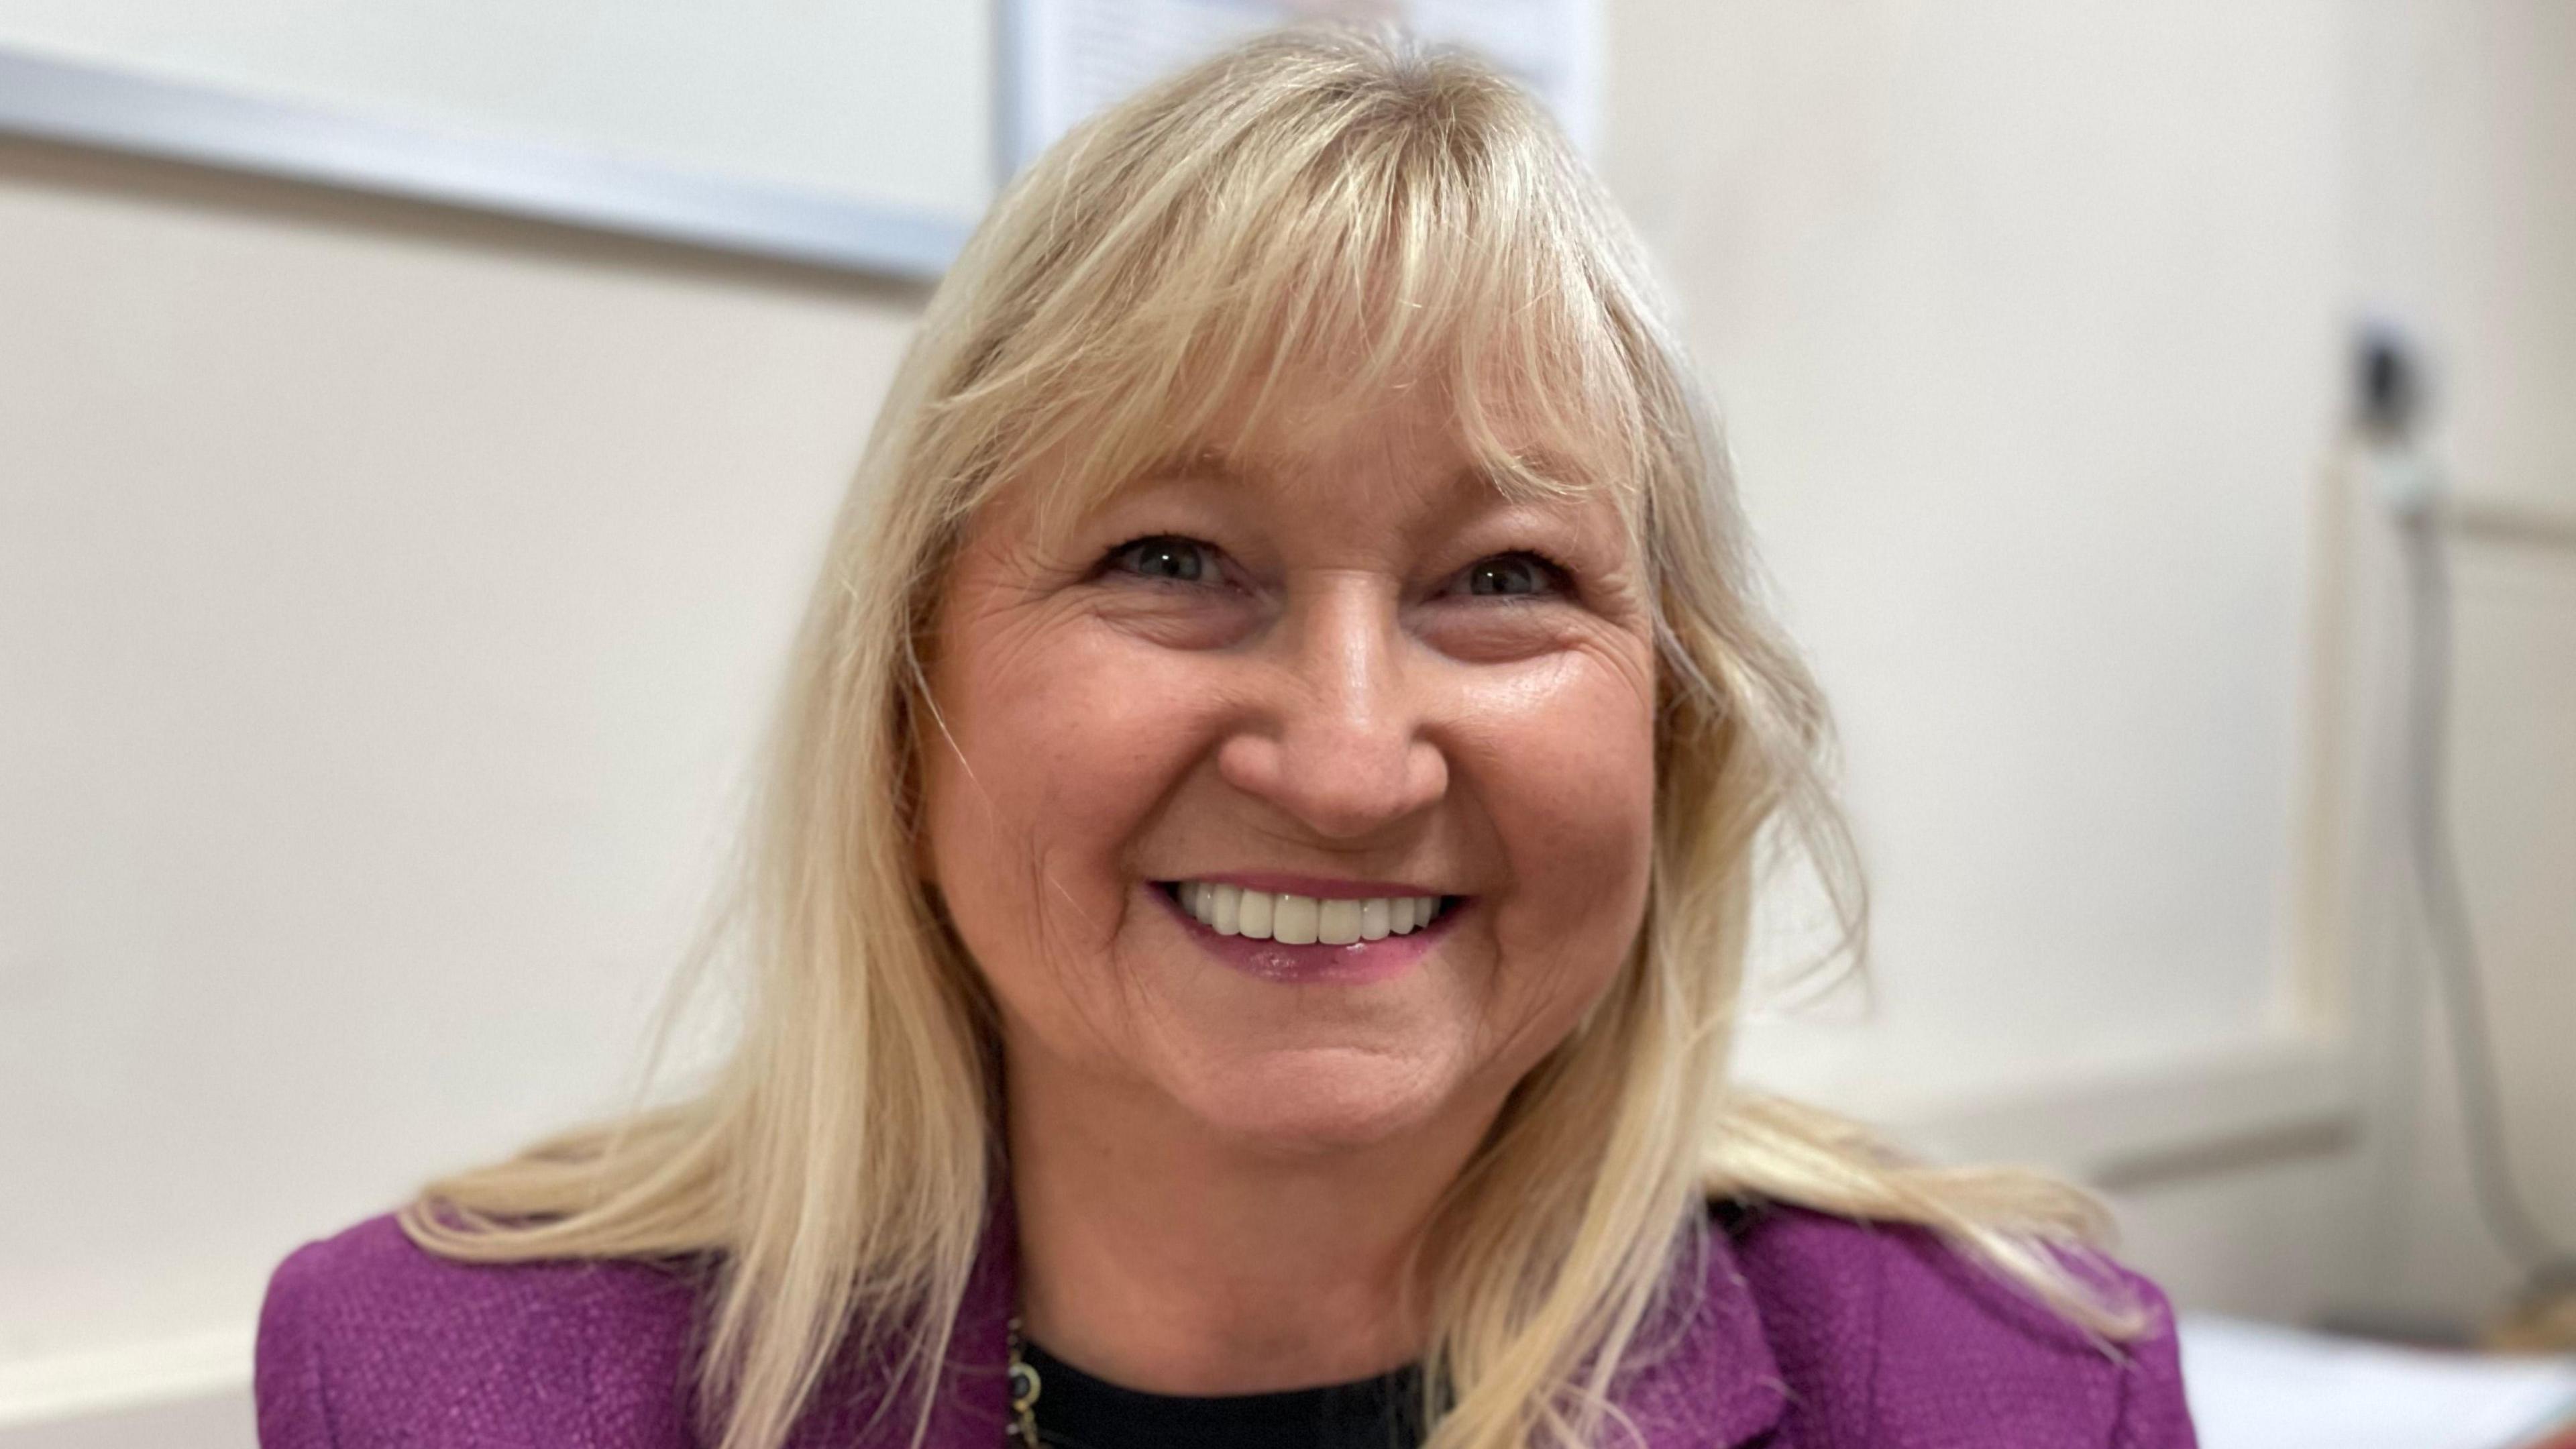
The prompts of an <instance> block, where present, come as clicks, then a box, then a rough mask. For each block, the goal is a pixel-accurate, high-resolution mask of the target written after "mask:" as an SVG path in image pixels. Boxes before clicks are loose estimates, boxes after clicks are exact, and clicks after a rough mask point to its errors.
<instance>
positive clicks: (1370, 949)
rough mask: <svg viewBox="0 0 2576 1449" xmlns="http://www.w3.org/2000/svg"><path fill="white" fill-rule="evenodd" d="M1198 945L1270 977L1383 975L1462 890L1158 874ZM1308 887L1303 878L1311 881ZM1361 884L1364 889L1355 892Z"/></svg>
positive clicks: (1403, 961) (1435, 927)
mask: <svg viewBox="0 0 2576 1449" xmlns="http://www.w3.org/2000/svg"><path fill="white" fill-rule="evenodd" d="M1153 884H1154V889H1155V894H1157V895H1159V896H1161V897H1162V898H1163V900H1164V902H1165V903H1166V904H1168V905H1169V906H1170V907H1171V908H1172V911H1173V913H1174V914H1175V915H1177V916H1179V917H1180V918H1181V920H1182V921H1183V922H1185V923H1186V924H1187V925H1188V926H1189V927H1190V928H1191V935H1192V936H1193V937H1195V938H1196V939H1197V940H1198V941H1199V943H1200V945H1201V946H1203V947H1204V948H1206V949H1207V950H1208V951H1209V952H1210V953H1211V954H1213V955H1215V956H1216V957H1217V958H1218V959H1219V960H1221V961H1224V962H1225V963H1226V964H1227V965H1230V966H1233V967H1235V968H1236V969H1238V970H1242V971H1245V972H1248V973H1250V974H1251V975H1254V976H1259V977H1261V978H1263V979H1265V980H1270V981H1289V982H1302V981H1312V982H1339V983H1346V984H1347V983H1354V982H1365V981H1382V980H1385V979H1386V978H1388V977H1390V976H1394V975H1396V974H1398V973H1400V972H1402V971H1403V970H1404V969H1405V968H1406V967H1408V966H1410V965H1412V964H1413V963H1414V962H1415V961H1418V960H1420V959H1421V958H1422V957H1423V956H1424V955H1425V954H1427V953H1428V952H1429V950H1430V948H1431V946H1432V944H1433V943H1434V941H1436V940H1437V939H1438V938H1439V937H1442V936H1445V935H1447V934H1448V929H1447V928H1448V927H1449V925H1450V924H1451V923H1452V921H1453V920H1454V918H1455V917H1456V915H1457V914H1458V912H1459V910H1460V909H1461V908H1462V907H1464V906H1465V905H1466V904H1467V903H1468V901H1469V899H1470V898H1469V897H1466V896H1452V895H1434V894H1427V893H1426V894H1414V893H1412V892H1410V891H1403V892H1402V893H1398V891H1400V890H1401V888H1390V887H1381V886H1377V885H1375V884H1374V883H1371V884H1369V885H1366V886H1357V885H1354V886H1349V887H1343V888H1341V889H1339V890H1334V889H1333V887H1332V886H1331V885H1330V884H1327V883H1321V882H1318V883H1317V884H1318V885H1322V886H1324V888H1325V889H1326V890H1328V891H1331V892H1332V893H1329V894H1325V893H1315V894H1309V893H1308V892H1307V891H1295V890H1281V889H1271V888H1268V887H1273V886H1279V885H1285V884H1305V882H1302V881H1298V882H1289V881H1278V880H1252V881H1248V882H1247V881H1243V880H1227V879H1208V880H1179V881H1156V882H1154V883H1153ZM1311 889H1313V887H1310V890H1311ZM1359 890H1368V891H1371V892H1373V893H1371V894H1358V893H1356V892H1357V891H1359Z"/></svg>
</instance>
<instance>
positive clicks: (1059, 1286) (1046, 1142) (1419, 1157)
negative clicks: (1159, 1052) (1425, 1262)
mask: <svg viewBox="0 0 2576 1449" xmlns="http://www.w3.org/2000/svg"><path fill="white" fill-rule="evenodd" d="M1072 1086H1073V1084H1069V1083H1059V1082H1044V1083H1038V1082H1031V1081H1029V1080H1027V1079H1026V1078H1025V1077H1021V1076H1015V1077H1014V1079H1013V1084H1012V1089H1011V1092H1010V1149H1011V1193H1012V1198H1013V1205H1014V1207H1015V1209H1016V1212H1017V1218H1018V1227H1019V1246H1020V1275H1019V1277H1020V1313H1021V1318H1022V1322H1023V1325H1024V1327H1025V1329H1026V1331H1027V1333H1028V1334H1029V1336H1030V1337H1031V1338H1033V1339H1035V1340H1037V1341H1038V1342H1039V1343H1042V1344H1044V1345H1045V1346H1046V1348H1047V1351H1048V1352H1049V1353H1052V1354H1054V1355H1055V1356H1057V1357H1058V1358H1061V1359H1063V1360H1065V1361H1066V1362H1068V1363H1071V1364H1073V1365H1075V1366H1076V1367H1078V1368H1081V1369H1083V1370H1084V1371H1086V1372H1089V1373H1092V1374H1095V1375H1097V1376H1099V1377H1101V1378H1105V1379H1107V1380H1109V1381H1111V1382H1112V1383H1117V1384H1122V1385H1125V1386H1127V1387H1129V1388H1135V1389H1142V1390H1146V1391H1149V1392H1154V1393H1165V1394H1194V1395H1206V1394H1241V1393H1263V1392H1270V1391H1274V1390H1279V1389H1292V1388H1304V1387H1309V1386H1313V1385H1317V1384H1330V1383H1344V1382H1349V1381H1352V1380H1356V1379H1363V1378H1368V1377H1371V1376H1373V1375H1376V1374H1380V1373H1384V1372H1386V1371H1387V1370H1389V1369H1393V1368H1397V1367H1400V1366H1402V1365H1404V1364H1406V1363H1410V1362H1412V1361H1414V1360H1415V1359H1417V1358H1419V1357H1420V1356H1421V1353H1422V1349H1423V1343H1424V1336H1425V1331H1426V1330H1425V1324H1426V1319H1425V1317H1424V1314H1423V1303H1422V1294H1421V1293H1420V1292H1419V1291H1416V1290H1417V1289H1418V1287H1419V1285H1418V1284H1416V1283H1413V1282H1411V1281H1410V1280H1409V1276H1408V1275H1409V1274H1410V1273H1411V1272H1412V1270H1413V1268H1414V1265H1415V1262H1416V1249H1417V1248H1418V1247H1419V1245H1420V1239H1421V1235H1422V1233H1423V1231H1424V1230H1425V1228H1426V1226H1427V1225H1428V1223H1429V1221H1430V1218H1431V1215H1432V1212H1433V1210H1434V1208H1435V1207H1436V1206H1437V1204H1438V1202H1439V1199H1440V1196H1441V1194H1442V1193H1443V1192H1444V1191H1445V1190H1446V1189H1447V1188H1448V1186H1449V1185H1450V1183H1451V1182H1452V1181H1454V1180H1455V1179H1456V1177H1457V1175H1458V1173H1459V1171H1460V1170H1461V1169H1462V1168H1463V1167H1464V1166H1465V1164H1466V1161H1467V1159H1468V1157H1469V1156H1470V1155H1471V1154H1472V1153H1473V1152H1474V1150H1475V1146H1476V1143H1477V1141H1478V1140H1479V1139H1480V1138H1481V1137H1482V1136H1483V1134H1484V1130H1485V1127H1486V1126H1487V1125H1488V1124H1489V1123H1490V1121H1491V1118H1492V1113H1491V1112H1490V1111H1488V1112H1484V1113H1482V1114H1481V1115H1478V1116H1471V1117H1469V1118H1468V1119H1467V1120H1463V1121H1443V1122H1438V1123H1434V1124H1431V1125H1430V1126H1427V1127H1426V1128H1425V1129H1423V1130H1422V1131H1421V1132H1418V1133H1410V1134H1407V1135H1406V1136H1404V1137H1403V1139H1402V1140H1400V1141H1393V1142H1384V1143H1375V1144H1371V1145H1369V1146H1367V1147H1362V1148H1353V1149H1340V1150H1333V1151H1316V1152H1289V1151H1265V1150H1262V1149H1259V1148H1253V1147H1247V1146H1245V1145H1243V1144H1239V1143H1227V1142H1222V1141H1218V1140H1215V1139H1214V1138H1213V1137H1212V1135H1211V1134H1209V1133H1208V1132H1206V1131H1205V1129H1204V1128H1201V1127H1199V1126H1198V1125H1197V1124H1194V1123H1191V1122H1188V1121H1186V1120H1181V1118H1180V1114H1179V1113H1178V1112H1177V1111H1175V1110H1171V1109H1170V1108H1169V1107H1168V1104H1161V1103H1158V1102H1156V1101H1154V1100H1150V1099H1148V1097H1147V1094H1146V1093H1144V1092H1142V1091H1133V1092H1130V1091H1122V1090H1119V1089H1116V1088H1108V1087H1103V1086H1102V1085H1101V1084H1098V1083H1085V1084H1082V1086H1081V1087H1079V1088H1075V1089H1071V1090H1068V1089H1067V1088H1069V1087H1072Z"/></svg>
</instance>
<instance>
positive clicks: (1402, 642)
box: [924, 389, 1655, 1148]
mask: <svg viewBox="0 0 2576 1449" xmlns="http://www.w3.org/2000/svg"><path fill="white" fill-rule="evenodd" d="M1426 391H1429V392H1436V390H1433V389H1415V390H1409V391H1408V392H1407V393H1406V394H1404V395H1401V397H1410V396H1413V395H1414V394H1415V393H1418V392H1426ZM1401 397H1400V399H1399V400H1398V401H1394V402H1391V403H1389V404H1387V405H1386V406H1384V407H1382V408H1380V409H1379V410H1377V411H1376V412H1374V413H1371V414H1366V415H1356V416H1355V415H1348V414H1344V415H1340V416H1336V417H1333V418H1331V419H1328V420H1319V419H1315V418H1313V417H1312V415H1311V412H1301V410H1298V409H1294V408H1291V409H1289V410H1287V415H1288V416H1289V417H1291V418H1296V417H1300V416H1304V417H1306V418H1307V419H1308V423H1307V425H1305V426H1301V427H1297V428H1294V429H1272V430H1270V432H1269V434H1268V435H1267V436H1264V437H1258V438H1256V439H1255V440H1254V442H1253V444H1251V445H1246V446H1244V447H1243V448H1242V450H1241V451H1240V452H1239V453H1237V454H1236V455H1234V456H1230V457H1219V456H1217V455H1215V454H1214V453H1204V454H1202V455H1200V456H1199V457H1198V459H1197V461H1195V462H1193V463H1191V464H1190V465H1188V466H1184V467H1180V468H1176V469H1173V470H1170V471H1168V472H1165V473H1159V474H1157V475H1155V476H1153V477H1149V478H1146V479H1142V480H1139V481H1138V482H1136V483H1135V484H1134V485H1133V486H1131V487H1129V488H1127V489H1126V490H1124V491H1123V492H1122V493H1120V494H1119V495H1117V496H1116V497H1114V498H1113V499H1112V500H1111V501H1110V502H1108V503H1107V504H1105V505H1104V506H1102V507H1101V508H1100V509H1099V510H1098V511H1096V512H1095V513H1094V514H1093V515H1091V516H1090V517H1088V518H1086V519H1084V520H1083V521H1082V522H1081V523H1079V524H1078V525H1077V526H1075V527H1074V528H1073V529H1071V530H1070V531H1069V533H1068V534H1067V535H1066V536H1064V537H1062V538H1060V539H1053V538H1044V537H1041V536H1040V534H1039V531H1038V530H1037V529H1036V528H1035V527H1034V526H1033V522H1032V518H1031V515H1030V511H1029V510H1028V509H1027V507H1026V506H1025V502H1026V495H1025V493H1022V494H1020V495H1018V496H1016V497H1014V496H1006V497H1005V498H1004V499H1003V500H1002V501H999V502H996V503H995V504H993V505H992V506H990V507H988V508H987V509H986V510H985V511H984V513H983V514H982V515H981V516H980V517H979V518H978V519H977V520H976V522H975V525H974V526H973V528H972V529H971V530H970V533H969V535H968V537H967V539H966V540H965V544H964V547H963V550H962V552H961V555H960V557H959V559H958V560H957V562H956V564H955V566H954V570H953V572H952V574H951V576H950V579H949V581H948V584H947V592H946V594H945V597H944V601H943V608H942V613H941V617H940V620H939V627H938V640H937V645H936V650H935V657H934V662H933V665H932V693H933V696H934V698H935V700H936V702H937V705H938V710H939V715H940V720H941V723H942V724H943V725H944V727H945V730H946V732H947V739H946V740H945V741H942V740H940V739H939V738H937V736H936V732H935V731H934V734H933V738H932V739H931V741H930V742H929V748H928V749H927V750H926V752H925V753H926V758H927V762H928V764H927V771H926V774H927V790H928V796H927V814H926V820H927V826H928V834H927V838H926V840H925V842H924V846H925V849H924V864H925V868H926V870H927V871H928V872H929V874H930V875H931V876H932V878H933V879H934V881H935V882H936V885H937V887H938V889H939V890H940V892H941V894H942V896H943V897H944V899H945V900H946V902H947V906H948V909H949V912H950V915H951V917H952V919H953V920H954V921H955V922H956V925H957V929H958V931H959V934H960V936H961V937H962V939H963V940H964V942H965V945H966V947H967V948H968V950H969V951H970V952H971V953H972V954H973V956H974V959H975V961H976V963H977V964H978V965H979V967H980V968H981V970H982V971H983V974H984V976H985V978H986V980H987V981H988V983H989V984H990V987H991V990H992V993H993V996H994V997H995V999H996V1000H997V1002H998V1003H999V1006H1000V1008H1001V1012H1002V1017H1003V1032H1004V1050H1005V1054H1006V1058H1007V1061H1008V1064H1009V1069H1010V1071H1011V1073H1012V1075H1013V1078H1014V1095H1015V1096H1019V1095H1021V1094H1023V1093H1027V1092H1045V1093H1047V1094H1049V1099H1050V1100H1054V1101H1059V1102H1061V1101H1066V1100H1069V1099H1068V1098H1067V1097H1066V1096H1065V1095H1064V1094H1067V1093H1072V1094H1076V1096H1075V1097H1073V1098H1071V1099H1070V1100H1080V1101H1084V1102H1096V1103H1110V1104H1115V1103H1125V1104H1127V1106H1128V1108H1130V1109H1133V1110H1146V1111H1166V1112H1167V1111H1174V1110H1176V1111H1177V1112H1179V1113H1180V1114H1182V1116H1183V1118H1184V1119H1185V1120H1187V1121H1189V1122H1191V1123H1194V1124H1196V1125H1197V1126H1199V1127H1201V1128H1204V1129H1207V1130H1209V1131H1212V1132H1213V1133H1215V1134H1217V1135H1218V1136H1219V1137H1220V1138H1222V1139H1224V1140H1231V1141H1239V1142H1242V1143H1246V1144H1257V1145H1268V1146H1277V1147H1289V1148H1316V1147H1333V1146H1362V1145H1372V1144H1379V1143H1384V1142H1387V1141H1389V1140H1390V1139H1392V1138H1394V1137H1396V1136H1397V1135H1398V1134H1402V1133H1404V1132H1407V1131H1410V1130H1417V1129H1424V1128H1428V1127H1432V1126H1434V1125H1435V1124H1445V1125H1448V1126H1451V1127H1453V1128H1454V1127H1462V1124H1463V1130H1466V1131H1476V1130H1481V1124H1482V1122H1483V1121H1484V1120H1486V1119H1489V1118H1490V1115H1491V1113H1492V1112H1493V1111H1494V1110H1496V1108H1497V1107H1498V1106H1499V1103H1500V1101H1501V1099H1502V1096H1503V1094H1504V1093H1505V1092H1506V1091H1507V1090H1508V1089H1509V1088H1510V1086H1511V1085H1512V1083H1514V1082H1515V1081H1517V1080H1518V1079H1519V1078H1520V1077H1521V1075H1522V1074H1523V1073H1525V1072H1526V1071H1528V1070H1529V1068H1530V1067H1531V1066H1533V1065H1534V1064H1535V1063H1536V1062H1537V1061H1538V1060H1539V1059H1540V1058H1541V1057H1542V1056H1543V1055H1545V1053H1546V1052H1547V1051H1548V1050H1549V1049H1550V1048H1551V1047H1553V1046H1555V1045H1556V1044H1557V1043H1558V1042H1560V1041H1561V1040H1563V1039H1564V1037H1565V1036H1566V1034H1567V1033H1568V1032H1569V1031H1570V1030H1571V1029H1572V1027H1573V1026H1574V1024H1575V1022H1576V1020H1577V1018H1578V1017H1579V1016H1580V1015H1581V1014H1582V1012H1583V1010H1584V1009H1585V1007H1587V1006H1588V1005H1589V1004H1590V1003H1591V1002H1592V1001H1593V1000H1594V999H1595V998H1596V997H1597V996H1598V995H1599V994H1600V993H1601V991H1602V990H1603V988H1604V987H1605V986H1607V985H1608V983H1609V982H1610V980H1611V978H1612V976H1613V975H1614V974H1615V972H1616V971H1617V970H1618V968H1619V966H1620V964H1621V962H1622V960H1623V959H1624V957H1625V956H1626V953H1627V951H1628V949H1629V946H1630V943H1631V942H1632V940H1633V939H1634V937H1635V934H1636V931H1637V929H1638V925H1639V922H1640V920H1641V918H1642V915H1643V911H1644V902H1645V896H1646V883H1647V872H1648V861H1649V856H1650V837H1651V832H1652V824H1653V819H1652V811H1653V797H1654V738H1653V729H1654V697H1655V689H1654V650H1653V644H1652V633H1651V629H1650V625H1649V619H1648V614H1647V607H1646V603H1645V600H1644V599H1643V598H1642V597H1641V589H1640V586H1639V581H1638V578H1637V572H1636V565H1635V561H1634V560H1633V559H1632V558H1631V557H1630V551H1629V549H1628V547H1627V544H1626V541H1625V534H1624V530H1623V529H1622V527H1621V525H1620V520H1619V517H1618V514H1617V512H1616V510H1615V508H1614V506H1613V505H1612V504H1611V502H1610V501H1609V500H1608V499H1607V498H1606V497H1605V496H1604V495H1602V494H1601V493H1599V492H1598V491H1589V492H1586V493H1585V494H1583V495H1581V496H1580V497H1579V498H1578V499H1576V500H1573V501H1567V502H1549V503H1514V502H1511V501H1508V500H1507V499H1505V498H1504V497H1503V495H1502V494H1501V493H1499V492H1498V491H1496V489H1495V488H1494V487H1493V486H1492V484H1491V483H1490V482H1488V481H1487V480H1485V479H1484V478H1483V477H1481V476H1480V475H1479V474H1478V472H1477V470H1476V468H1475V467H1474V465H1473V463H1472V460H1471V457H1470V455H1469V454H1468V453H1467V452H1466V451H1465V450H1464V449H1463V448H1462V447H1461V446H1460V445H1459V444H1458V442H1457V441H1456V440H1455V439H1454V438H1453V437H1452V436H1451V432H1450V428H1449V426H1448V415H1447V412H1446V410H1445V408H1443V407H1440V406H1436V405H1433V403H1432V401H1431V400H1430V399H1424V400H1422V401H1406V400H1401ZM1226 436H1231V434H1230V433H1229V434H1226ZM1511 441H1512V442H1514V443H1515V444H1516V446H1517V447H1518V448H1520V449H1522V450H1524V451H1525V452H1531V453H1544V452H1546V451H1547V450H1548V442H1547V440H1545V439H1538V438H1515V439H1511ZM1045 481H1046V480H1045V479H1044V478H1043V477H1035V478H1032V479H1030V480H1027V482H1026V483H1025V484H1024V485H1023V486H1024V487H1036V488H1042V487H1044V486H1045ZM1425 900H1434V901H1436V902H1437V903H1438V908H1437V913H1436V914H1431V913H1430V912H1429V911H1428V910H1426V908H1425V907H1424V906H1423V905H1422V904H1421V903H1422V902H1423V901H1425ZM1426 914H1429V915H1430V916H1431V918H1430V920H1429V923H1428V924H1427V925H1420V924H1417V923H1416V922H1417V920H1418V918H1419V917H1421V916H1423V915H1426ZM1408 927H1410V929H1408ZM1265 931H1266V933H1267V935H1266V938H1265V936H1264V935H1263V934H1262V933H1263V932H1265ZM1354 936H1356V937H1357V938H1358V939H1352V938H1353V937H1354Z"/></svg>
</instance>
